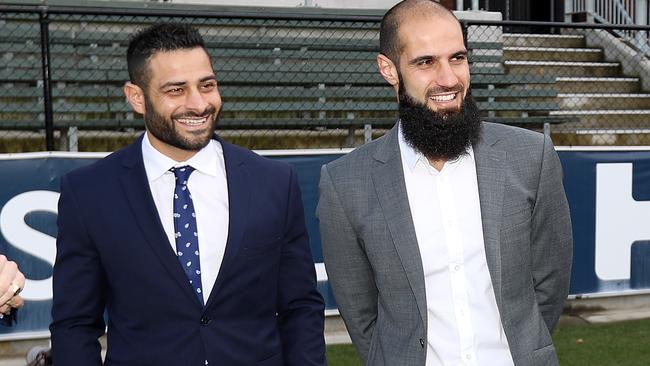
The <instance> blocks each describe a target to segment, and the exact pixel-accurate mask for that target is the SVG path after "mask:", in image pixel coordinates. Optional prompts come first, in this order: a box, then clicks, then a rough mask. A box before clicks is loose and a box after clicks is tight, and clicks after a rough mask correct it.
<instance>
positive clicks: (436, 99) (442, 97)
mask: <svg viewBox="0 0 650 366" xmlns="http://www.w3.org/2000/svg"><path fill="white" fill-rule="evenodd" d="M455 98H456V93H453V94H445V95H436V96H433V97H430V98H429V99H431V100H433V101H434V102H448V101H450V100H454V99H455Z"/></svg>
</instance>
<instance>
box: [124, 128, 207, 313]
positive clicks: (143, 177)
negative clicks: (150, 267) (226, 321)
mask: <svg viewBox="0 0 650 366" xmlns="http://www.w3.org/2000/svg"><path fill="white" fill-rule="evenodd" d="M141 144H142V137H140V138H139V139H138V140H137V141H136V142H135V143H134V144H132V145H131V146H129V147H128V148H127V149H128V151H127V152H126V153H125V156H124V159H123V160H122V166H123V167H124V170H123V172H122V175H121V177H120V181H121V184H122V188H123V189H124V193H125V195H126V197H127V200H128V202H129V205H130V206H131V210H132V211H133V216H134V217H135V221H136V223H137V225H138V226H139V227H140V229H141V230H142V233H143V234H144V237H145V239H146V242H147V244H148V245H149V246H150V247H151V249H152V250H153V251H154V253H156V255H157V256H158V258H159V259H160V262H161V263H162V265H163V267H165V269H166V270H167V271H168V272H169V273H170V274H171V276H172V277H173V278H174V280H175V281H176V282H177V283H178V285H179V286H180V287H181V288H182V289H183V291H184V292H185V293H186V294H187V296H189V297H190V298H192V299H193V300H194V301H195V302H196V304H197V305H200V303H199V301H198V299H197V297H196V295H195V294H194V293H193V292H192V288H191V287H190V286H189V285H188V283H187V277H186V276H185V273H184V272H183V269H182V268H181V266H180V265H179V263H178V259H177V257H176V253H174V251H173V250H172V247H171V245H170V243H169V240H168V239H167V235H166V234H165V230H164V229H163V226H162V223H161V222H160V217H159V216H158V210H157V209H156V204H155V203H154V200H153V197H152V195H151V190H150V189H149V181H148V180H147V173H146V171H145V168H144V161H143V159H142V148H141Z"/></svg>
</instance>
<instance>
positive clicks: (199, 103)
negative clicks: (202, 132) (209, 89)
mask: <svg viewBox="0 0 650 366" xmlns="http://www.w3.org/2000/svg"><path fill="white" fill-rule="evenodd" d="M208 104H209V103H208V101H207V100H206V96H205V95H203V94H202V93H201V92H199V91H198V90H196V89H193V90H191V91H190V92H189V93H187V98H186V99H185V108H186V109H188V110H191V111H194V112H197V113H201V112H203V111H205V109H206V108H207V106H208Z"/></svg>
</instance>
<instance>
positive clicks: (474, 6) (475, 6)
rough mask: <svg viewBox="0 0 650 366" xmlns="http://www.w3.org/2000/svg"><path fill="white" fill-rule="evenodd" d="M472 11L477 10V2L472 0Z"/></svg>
mask: <svg viewBox="0 0 650 366" xmlns="http://www.w3.org/2000/svg"><path fill="white" fill-rule="evenodd" d="M472 10H478V0H472Z"/></svg>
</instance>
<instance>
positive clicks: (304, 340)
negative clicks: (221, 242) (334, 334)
mask: <svg viewBox="0 0 650 366" xmlns="http://www.w3.org/2000/svg"><path fill="white" fill-rule="evenodd" d="M287 199H288V202H287V217H286V225H287V226H286V228H285V230H284V232H285V235H284V240H285V242H284V243H283V245H282V254H281V259H280V260H281V263H280V271H279V275H278V276H279V278H278V281H279V282H278V289H279V294H278V309H279V310H278V327H279V329H280V337H281V339H282V354H283V357H284V364H285V365H287V366H325V364H326V363H325V337H324V326H325V304H324V302H323V297H322V296H321V294H320V292H318V289H317V287H316V271H315V269H314V260H313V259H312V256H311V250H310V247H309V236H308V234H307V228H306V227H305V212H304V209H303V204H302V196H301V194H300V188H299V187H298V182H297V177H296V174H295V172H294V171H293V170H291V178H290V183H289V192H288V197H287Z"/></svg>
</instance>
